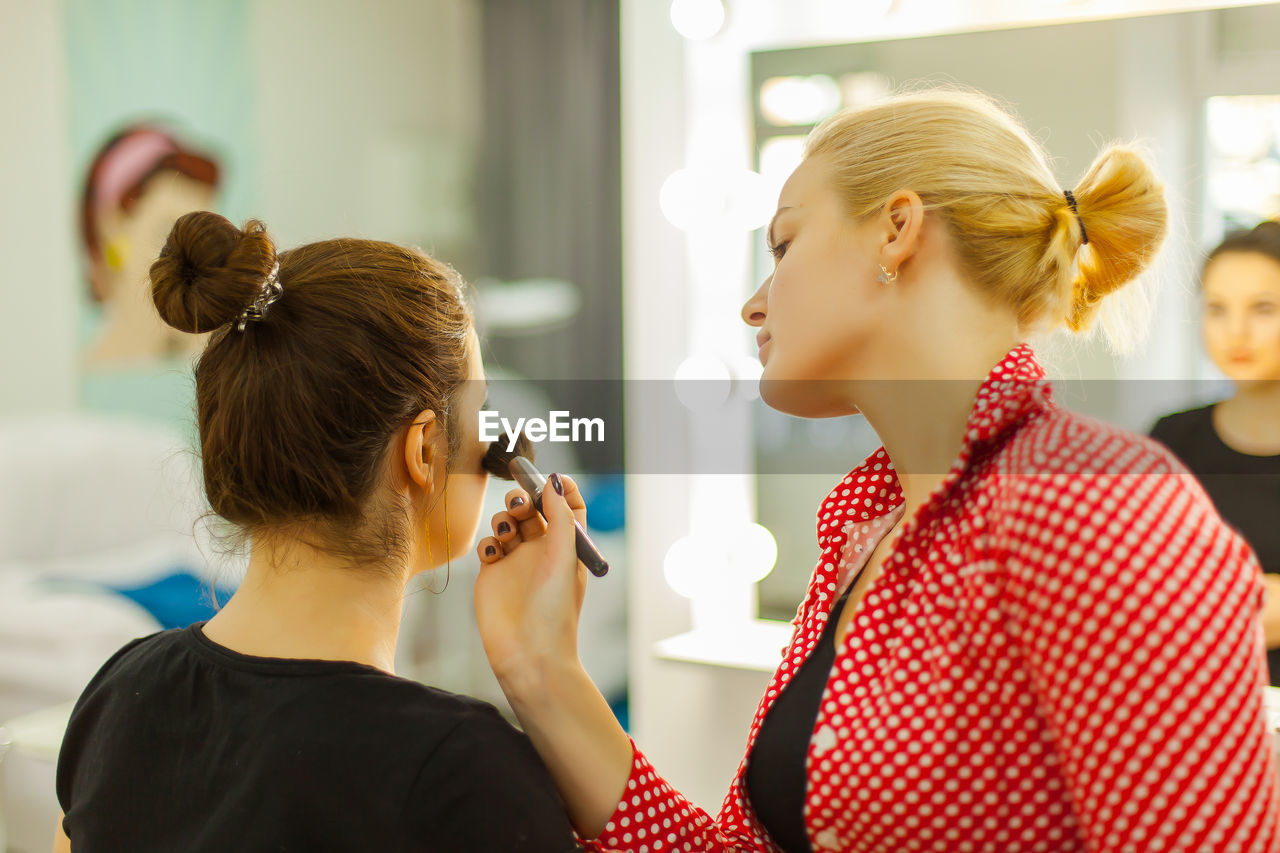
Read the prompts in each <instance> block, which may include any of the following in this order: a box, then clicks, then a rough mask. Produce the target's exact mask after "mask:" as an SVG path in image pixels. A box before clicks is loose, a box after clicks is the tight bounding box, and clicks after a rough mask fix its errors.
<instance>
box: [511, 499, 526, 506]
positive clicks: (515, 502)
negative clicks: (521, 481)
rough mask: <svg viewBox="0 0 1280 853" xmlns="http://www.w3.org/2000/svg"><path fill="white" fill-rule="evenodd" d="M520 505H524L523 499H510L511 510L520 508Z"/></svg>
mask: <svg viewBox="0 0 1280 853" xmlns="http://www.w3.org/2000/svg"><path fill="white" fill-rule="evenodd" d="M522 504H524V498H520V497H516V498H512V499H511V508H512V509H515V508H516V507H518V506H521V505H522Z"/></svg>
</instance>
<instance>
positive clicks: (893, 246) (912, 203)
mask: <svg viewBox="0 0 1280 853" xmlns="http://www.w3.org/2000/svg"><path fill="white" fill-rule="evenodd" d="M879 221H880V224H881V226H882V227H883V231H884V235H885V238H884V239H885V242H884V245H883V247H882V248H881V250H880V262H881V263H882V264H884V266H885V268H886V269H888V270H889V272H890V273H894V272H897V271H898V269H899V268H900V267H901V266H902V265H903V264H905V263H906V262H907V261H908V260H909V259H910V258H911V256H912V255H914V254H915V253H916V252H917V251H919V249H920V231H921V228H922V227H923V225H924V202H922V201H921V200H920V196H918V195H917V194H916V193H915V192H913V191H911V190H898V191H897V192H895V193H894V194H893V195H891V196H889V200H888V201H886V202H885V205H884V209H883V210H882V211H881V213H880V219H879Z"/></svg>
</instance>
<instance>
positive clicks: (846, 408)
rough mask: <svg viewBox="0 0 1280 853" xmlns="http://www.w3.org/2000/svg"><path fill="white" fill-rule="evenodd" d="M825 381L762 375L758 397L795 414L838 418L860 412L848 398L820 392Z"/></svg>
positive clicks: (800, 416)
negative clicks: (763, 376) (836, 398)
mask: <svg viewBox="0 0 1280 853" xmlns="http://www.w3.org/2000/svg"><path fill="white" fill-rule="evenodd" d="M826 384H828V383H826V382H823V381H821V380H805V379H765V378H761V380H760V399H761V400H764V402H765V405H767V406H768V407H769V408H771V409H775V410H777V411H779V412H782V413H783V414H784V415H791V416H792V417H796V418H810V419H818V418H841V417H844V416H846V415H857V414H861V413H860V412H859V411H858V409H857V407H855V406H851V405H849V403H848V402H846V401H841V400H835V399H832V398H831V397H829V396H828V395H827V394H824V393H822V390H823V386H824V385H826Z"/></svg>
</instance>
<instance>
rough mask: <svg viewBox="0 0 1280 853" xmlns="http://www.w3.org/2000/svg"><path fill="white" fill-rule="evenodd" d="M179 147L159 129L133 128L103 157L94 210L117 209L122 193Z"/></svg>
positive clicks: (95, 211) (97, 181)
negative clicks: (135, 129) (133, 129)
mask: <svg viewBox="0 0 1280 853" xmlns="http://www.w3.org/2000/svg"><path fill="white" fill-rule="evenodd" d="M180 150H181V149H179V148H178V145H177V143H175V142H174V141H173V140H172V139H170V138H169V137H168V136H165V135H164V134H163V133H161V132H160V131H158V130H149V129H145V128H144V129H141V130H137V131H133V132H132V133H130V134H129V135H128V136H126V137H125V138H124V139H122V140H120V141H119V142H118V143H117V144H116V145H115V146H113V147H112V149H111V150H110V151H109V152H108V153H107V155H106V156H105V157H104V158H103V160H102V163H101V165H100V166H99V169H98V175H97V180H96V182H95V183H96V186H95V187H94V205H93V206H94V213H95V214H97V215H99V216H101V215H102V214H103V213H105V212H107V211H111V210H115V209H118V208H119V207H120V202H121V201H122V200H123V199H124V196H125V193H127V192H128V191H129V190H130V189H131V188H133V187H134V186H135V185H136V184H137V183H138V181H140V180H142V179H143V178H144V177H146V175H147V174H148V173H150V172H151V170H152V169H154V168H155V167H156V164H157V163H159V162H160V161H161V160H162V159H163V158H164V157H166V156H168V155H169V154H177V153H179V152H180Z"/></svg>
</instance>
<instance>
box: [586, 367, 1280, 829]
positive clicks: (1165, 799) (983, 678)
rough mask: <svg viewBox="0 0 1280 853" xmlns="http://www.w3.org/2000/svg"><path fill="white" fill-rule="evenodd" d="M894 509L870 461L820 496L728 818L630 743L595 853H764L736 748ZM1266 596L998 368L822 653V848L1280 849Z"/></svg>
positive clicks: (1150, 476)
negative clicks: (839, 634) (742, 753)
mask: <svg viewBox="0 0 1280 853" xmlns="http://www.w3.org/2000/svg"><path fill="white" fill-rule="evenodd" d="M901 504H902V493H901V489H900V487H899V485H898V481H897V478H896V476H895V474H894V471H893V465H892V463H891V462H890V460H889V458H888V456H887V455H886V454H885V452H884V450H883V448H882V449H881V450H879V451H877V452H875V453H874V454H872V455H871V456H870V457H868V458H867V460H866V461H865V462H864V463H863V464H862V465H861V466H859V467H858V468H856V469H855V470H854V471H852V472H851V473H850V474H849V475H848V476H847V477H845V478H844V480H843V481H841V483H840V484H839V485H838V486H836V488H835V489H834V490H833V491H832V492H831V494H830V495H829V496H828V497H827V499H826V500H825V501H824V502H823V504H822V507H821V510H820V511H819V516H818V542H819V544H820V546H821V548H822V557H821V559H820V561H819V563H818V565H817V567H816V568H815V570H814V573H813V577H812V580H811V581H810V584H809V589H808V592H807V594H806V596H805V599H804V601H803V602H802V603H801V605H800V607H799V610H798V612H797V614H796V618H795V620H794V622H793V625H794V627H795V632H794V634H793V636H792V640H791V643H790V645H789V647H788V648H787V649H786V650H785V652H784V655H783V660H782V663H781V665H780V666H779V667H778V669H777V671H776V672H775V673H774V675H773V678H772V680H771V681H770V683H769V687H768V689H767V690H766V692H765V695H764V697H763V699H762V700H761V702H760V705H759V708H758V709H757V711H756V714H755V720H754V722H753V723H752V726H751V731H750V734H749V735H748V738H747V756H746V757H745V758H744V759H743V761H742V764H741V765H740V767H739V768H738V773H737V777H736V778H735V779H734V782H733V785H732V787H731V788H730V790H729V793H728V795H727V796H726V797H725V800H724V804H723V806H722V808H721V810H720V814H719V816H718V817H715V818H713V817H711V816H710V815H708V814H707V813H706V812H704V811H702V810H701V809H699V808H698V807H697V806H695V805H693V804H691V803H690V802H689V801H688V800H686V799H685V798H684V797H682V796H681V795H680V794H679V793H678V792H676V791H675V790H673V789H672V787H671V786H670V785H669V784H667V782H666V781H665V780H663V779H662V777H661V776H659V775H658V773H657V771H656V770H655V769H654V768H653V767H652V766H651V765H650V764H649V762H648V761H647V760H646V759H645V757H644V754H643V753H642V752H640V750H639V749H636V751H635V758H634V762H633V766H632V769H631V776H630V778H629V779H628V781H627V786H626V790H625V791H624V795H623V798H622V801H621V802H620V803H619V804H618V807H617V810H616V811H615V813H614V814H613V816H612V818H611V819H610V821H609V823H608V825H607V826H606V827H605V830H604V832H603V833H602V834H601V836H600V837H599V838H598V839H595V840H593V841H590V842H587V845H586V846H587V847H588V849H592V850H626V851H668V850H725V851H727V850H775V849H777V848H776V846H775V845H774V844H773V842H772V841H771V840H770V839H769V838H768V836H767V834H766V832H765V830H764V828H763V827H762V826H761V825H760V823H759V821H758V820H756V819H755V816H754V814H753V812H752V808H751V803H750V801H749V799H748V797H747V794H746V789H745V786H744V776H745V769H746V765H747V761H748V760H749V759H750V753H751V747H752V745H753V744H754V742H755V738H756V734H757V733H758V731H759V728H760V724H761V722H762V721H763V720H764V717H765V715H766V714H767V713H768V712H769V709H770V707H771V706H772V704H773V701H774V699H775V697H776V696H777V695H778V693H779V691H781V690H782V689H784V688H785V687H786V685H787V682H788V681H789V680H790V678H791V676H792V675H793V674H794V673H795V672H797V671H798V670H799V668H800V666H801V664H802V663H803V662H804V660H805V658H806V657H807V656H808V655H809V653H810V652H811V651H812V650H813V648H814V647H815V646H816V644H817V642H818V639H819V637H820V636H821V635H822V631H823V628H824V626H825V624H826V620H827V614H828V613H829V611H830V609H831V606H832V604H833V603H834V602H835V601H836V599H837V598H838V595H839V593H840V592H841V591H842V590H843V588H844V586H845V585H846V584H847V583H848V581H849V580H850V579H851V577H852V575H853V574H855V573H856V571H857V569H858V568H860V566H861V565H862V563H863V562H864V561H865V560H866V558H867V556H868V555H869V553H870V551H871V549H872V548H874V545H875V542H876V541H877V540H878V538H879V536H880V535H882V532H883V530H884V528H886V527H887V526H888V523H889V521H890V520H891V519H892V518H893V517H895V516H896V515H897V514H898V509H899V507H900V506H901ZM1278 521H1280V520H1278ZM1261 601H1262V584H1261V576H1260V569H1259V566H1258V564H1257V561H1256V558H1255V557H1254V556H1253V554H1252V552H1251V551H1250V550H1249V548H1248V546H1246V545H1245V544H1244V542H1243V540H1241V539H1240V538H1239V537H1238V536H1237V535H1236V534H1235V533H1234V532H1232V530H1231V529H1230V528H1228V527H1227V526H1226V525H1225V524H1224V523H1223V522H1222V520H1221V519H1220V518H1219V517H1218V515H1217V514H1216V512H1215V511H1214V509H1213V506H1212V504H1211V503H1210V501H1209V499H1208V498H1207V497H1206V496H1205V494H1204V492H1203V491H1202V490H1201V488H1200V487H1199V485H1198V484H1197V483H1196V481H1195V480H1194V479H1193V477H1192V476H1191V475H1190V474H1188V473H1187V472H1186V469H1185V468H1183V467H1182V466H1181V465H1180V463H1178V462H1177V461H1176V460H1174V458H1173V457H1172V456H1171V455H1170V454H1168V453H1167V452H1166V451H1164V450H1163V449H1162V448H1160V447H1159V446H1158V445H1156V444H1154V443H1153V442H1151V441H1148V440H1147V439H1145V438H1142V437H1139V436H1135V435H1133V434H1130V433H1127V432H1124V431H1122V430H1119V429H1116V428H1114V427H1111V426H1108V425H1106V424H1103V423H1099V422H1097V421H1093V420H1091V419H1089V418H1085V417H1082V416H1079V415H1076V414H1072V413H1070V412H1068V411H1065V410H1063V409H1060V408H1058V407H1056V406H1055V405H1054V404H1053V403H1052V399H1051V389H1050V387H1049V384H1048V382H1047V381H1045V374H1044V372H1043V370H1042V369H1041V367H1040V366H1039V365H1038V364H1037V363H1036V361H1035V358H1034V356H1033V355H1032V353H1031V350H1030V349H1029V348H1028V347H1026V346H1025V345H1023V346H1019V347H1017V348H1015V349H1013V350H1012V351H1011V352H1010V353H1009V354H1008V355H1007V356H1006V357H1005V358H1004V359H1003V360H1002V361H1001V363H1000V364H998V365H997V366H996V367H995V368H993V370H992V371H991V374H990V375H989V376H988V377H987V379H986V381H985V382H984V383H983V385H982V387H981V389H980V390H979V392H978V395H977V398H976V400H975V404H974V409H973V411H972V414H971V415H970V418H969V422H968V427H967V432H966V435H965V440H964V445H963V448H962V450H961V452H960V454H959V456H958V457H957V459H956V461H955V463H954V464H953V466H952V468H951V470H950V472H949V473H948V474H947V476H946V478H945V479H944V481H943V483H942V485H941V486H940V487H939V488H938V489H937V490H936V491H935V492H934V493H933V495H932V496H931V498H930V500H929V501H928V503H926V504H925V505H924V506H923V507H921V509H920V510H919V512H917V513H916V514H915V516H914V517H913V518H911V519H908V521H907V522H906V524H905V525H904V527H903V529H902V533H901V537H900V538H899V540H898V541H897V543H896V544H895V545H894V546H893V548H892V550H891V552H890V553H889V555H888V556H887V557H886V559H885V560H884V562H883V564H882V567H881V571H880V574H879V576H878V577H877V578H876V579H875V580H874V582H873V583H872V584H871V585H870V587H869V588H868V589H867V591H866V593H865V596H864V598H863V599H862V601H861V602H860V603H859V604H858V606H857V611H856V612H855V614H854V616H853V621H852V623H851V625H850V628H849V631H848V633H847V635H846V636H845V638H844V640H843V642H842V643H841V644H839V645H838V647H837V650H836V659H835V663H834V665H833V667H832V670H831V673H830V676H829V678H828V680H827V685H826V690H825V693H824V695H823V698H822V703H821V706H820V708H819V712H818V718H817V720H816V722H815V723H814V728H813V733H812V738H811V740H810V743H809V750H808V757H807V763H806V767H807V776H808V785H807V789H806V802H805V809H804V820H805V825H806V828H807V831H808V835H809V839H810V842H811V843H812V845H813V849H814V850H815V851H867V852H868V853H870V851H876V853H882V852H883V853H888V851H913V850H928V851H940V852H941V851H948V853H957V852H958V851H979V850H984V851H997V850H998V851H1083V850H1091V851H1104V850H1105V851H1143V853H1145V851H1161V850H1186V851H1193V850H1194V851H1273V850H1280V835H1278V832H1277V818H1278V815H1280V794H1278V791H1277V775H1276V766H1275V759H1274V757H1273V752H1272V745H1271V735H1270V733H1269V732H1268V729H1267V726H1266V723H1265V713H1264V708H1263V686H1264V684H1265V683H1266V681H1267V673H1266V663H1265V658H1264V655H1263V645H1262V633H1261V624H1260V621H1259V619H1258V613H1259V609H1260V607H1261Z"/></svg>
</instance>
